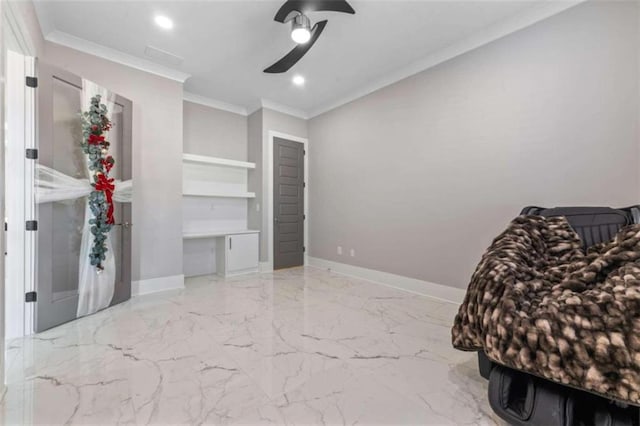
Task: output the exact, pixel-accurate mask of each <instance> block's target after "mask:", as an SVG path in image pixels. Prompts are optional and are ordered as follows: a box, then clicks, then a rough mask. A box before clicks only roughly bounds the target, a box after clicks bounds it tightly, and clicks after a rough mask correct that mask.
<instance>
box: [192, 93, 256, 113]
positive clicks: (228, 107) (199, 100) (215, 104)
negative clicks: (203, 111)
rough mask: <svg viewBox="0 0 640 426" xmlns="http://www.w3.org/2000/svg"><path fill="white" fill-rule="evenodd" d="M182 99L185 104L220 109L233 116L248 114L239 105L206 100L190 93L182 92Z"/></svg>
mask: <svg viewBox="0 0 640 426" xmlns="http://www.w3.org/2000/svg"><path fill="white" fill-rule="evenodd" d="M182 98H183V99H184V100H185V101H187V102H192V103H194V104H199V105H204V106H208V107H210V108H215V109H220V110H223V111H227V112H232V113H234V114H240V115H244V116H247V115H249V112H248V111H247V109H246V108H245V107H243V106H240V105H234V104H230V103H227V102H222V101H218V100H216V99H211V98H207V97H205V96H200V95H196V94H195V93H191V92H184V94H183V95H182Z"/></svg>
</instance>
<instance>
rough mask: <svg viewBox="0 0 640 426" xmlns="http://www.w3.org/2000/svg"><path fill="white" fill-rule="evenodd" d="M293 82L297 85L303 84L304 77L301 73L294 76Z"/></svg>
mask: <svg viewBox="0 0 640 426" xmlns="http://www.w3.org/2000/svg"><path fill="white" fill-rule="evenodd" d="M293 84H295V85H296V86H302V85H303V84H304V77H303V76H301V75H296V76H294V77H293Z"/></svg>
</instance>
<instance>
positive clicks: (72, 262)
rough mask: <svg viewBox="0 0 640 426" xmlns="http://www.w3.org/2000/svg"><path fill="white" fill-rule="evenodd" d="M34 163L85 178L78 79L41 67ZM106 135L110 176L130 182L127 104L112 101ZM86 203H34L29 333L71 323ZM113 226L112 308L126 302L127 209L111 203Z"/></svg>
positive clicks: (128, 291)
mask: <svg viewBox="0 0 640 426" xmlns="http://www.w3.org/2000/svg"><path fill="white" fill-rule="evenodd" d="M36 90H37V102H38V105H37V107H38V109H37V123H38V125H37V132H38V137H37V140H38V151H39V153H38V154H39V155H38V160H37V161H38V162H39V163H41V164H43V165H45V166H48V167H51V168H53V169H55V170H57V171H60V172H62V173H64V174H66V175H68V176H71V177H75V178H78V179H82V178H87V176H86V171H85V166H84V163H83V162H84V161H86V160H85V158H84V154H83V153H82V150H81V148H80V143H81V139H82V129H81V121H80V116H79V112H80V110H81V93H82V80H81V78H80V77H78V76H76V75H74V74H71V73H68V72H66V71H64V70H61V69H57V68H55V67H52V66H50V65H47V64H45V63H39V64H38V88H37V89H36ZM111 119H112V121H113V122H114V128H113V131H112V132H111V135H110V142H112V145H111V147H110V151H111V154H112V155H113V156H114V158H115V159H116V167H114V169H113V170H112V173H111V177H115V178H116V179H117V180H128V179H131V102H130V101H129V100H127V99H124V98H121V97H118V98H117V99H116V107H115V109H114V111H112V112H111ZM85 200H86V198H80V199H76V200H69V201H60V202H51V203H42V204H38V205H37V206H36V207H37V219H38V230H37V249H36V259H35V261H36V290H37V302H36V303H37V307H36V318H35V331H36V332H40V331H43V330H46V329H49V328H51V327H54V326H56V325H59V324H62V323H65V322H68V321H71V320H73V319H75V318H76V311H77V307H78V270H79V255H80V241H81V235H82V227H83V225H84V211H85V210H84V209H85ZM114 213H115V218H116V222H117V223H119V224H124V223H126V224H127V226H122V225H119V226H115V227H114V228H113V230H112V231H111V237H112V242H113V250H114V255H115V261H116V269H117V275H116V283H115V294H114V297H113V300H112V304H115V303H120V302H122V301H124V300H127V299H129V298H130V297H131V230H130V227H129V226H128V224H129V223H130V222H131V204H126V203H115V212H114Z"/></svg>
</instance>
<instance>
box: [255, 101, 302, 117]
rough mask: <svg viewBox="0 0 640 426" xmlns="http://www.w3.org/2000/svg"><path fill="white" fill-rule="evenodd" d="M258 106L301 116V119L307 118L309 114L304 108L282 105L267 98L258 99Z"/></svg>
mask: <svg viewBox="0 0 640 426" xmlns="http://www.w3.org/2000/svg"><path fill="white" fill-rule="evenodd" d="M260 106H261V107H262V108H265V109H270V110H272V111H277V112H281V113H283V114H287V115H292V116H294V117H298V118H302V119H303V120H308V119H309V118H310V117H309V114H308V113H307V112H306V111H304V110H301V109H297V108H292V107H289V106H286V105H282V104H279V103H277V102H274V101H272V100H269V99H260Z"/></svg>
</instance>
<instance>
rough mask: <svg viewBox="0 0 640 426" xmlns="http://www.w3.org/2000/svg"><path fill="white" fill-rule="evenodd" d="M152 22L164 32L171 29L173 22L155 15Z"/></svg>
mask: <svg viewBox="0 0 640 426" xmlns="http://www.w3.org/2000/svg"><path fill="white" fill-rule="evenodd" d="M154 21H155V22H156V25H157V26H159V27H160V28H164V29H165V30H170V29H171V28H173V21H172V20H171V19H169V18H168V17H166V16H163V15H156V17H155V18H154Z"/></svg>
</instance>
